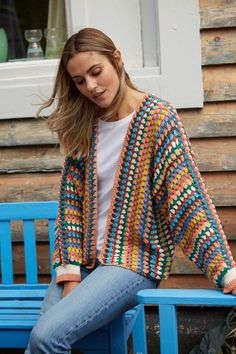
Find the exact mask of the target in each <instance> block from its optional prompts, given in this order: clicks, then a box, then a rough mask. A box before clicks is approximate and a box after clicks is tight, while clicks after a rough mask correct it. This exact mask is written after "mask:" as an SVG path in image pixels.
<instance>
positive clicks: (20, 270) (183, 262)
mask: <svg viewBox="0 0 236 354" xmlns="http://www.w3.org/2000/svg"><path fill="white" fill-rule="evenodd" d="M229 245H230V249H231V251H232V253H233V255H234V257H235V255H236V242H234V241H231V242H229ZM37 260H38V271H39V274H40V275H47V274H49V273H50V267H49V264H50V263H49V262H50V261H49V245H48V243H45V242H41V243H37ZM13 269H14V274H17V275H23V274H24V272H25V267H24V246H23V243H19V242H17V243H14V244H13ZM171 274H174V275H187V274H191V275H201V274H202V272H201V271H200V270H199V269H198V268H197V266H196V265H195V264H194V263H193V262H192V261H190V260H189V258H188V257H187V256H185V255H184V254H183V252H182V250H181V249H180V248H179V247H178V246H176V250H175V257H174V262H173V266H172V270H171Z"/></svg>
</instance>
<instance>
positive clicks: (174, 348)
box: [159, 305, 178, 354]
mask: <svg viewBox="0 0 236 354" xmlns="http://www.w3.org/2000/svg"><path fill="white" fill-rule="evenodd" d="M159 322H160V347H161V354H170V353H171V354H178V330H177V317H176V306H175V305H159Z"/></svg>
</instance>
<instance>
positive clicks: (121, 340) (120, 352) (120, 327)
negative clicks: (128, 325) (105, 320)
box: [110, 314, 128, 354]
mask: <svg viewBox="0 0 236 354" xmlns="http://www.w3.org/2000/svg"><path fill="white" fill-rule="evenodd" d="M124 329H125V317H124V314H122V315H120V316H119V317H117V318H116V319H115V320H113V321H112V322H111V324H110V339H111V354H128V350H127V347H128V343H127V338H126V335H125V332H124Z"/></svg>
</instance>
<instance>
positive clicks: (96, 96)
mask: <svg viewBox="0 0 236 354" xmlns="http://www.w3.org/2000/svg"><path fill="white" fill-rule="evenodd" d="M104 93H105V91H102V92H98V93H96V94H95V95H93V98H94V99H95V100H97V99H99V98H101V97H102V95H103V94H104Z"/></svg>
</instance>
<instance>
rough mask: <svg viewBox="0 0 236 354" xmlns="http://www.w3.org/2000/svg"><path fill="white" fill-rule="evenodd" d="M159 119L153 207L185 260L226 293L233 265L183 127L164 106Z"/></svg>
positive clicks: (174, 112) (225, 240) (171, 111)
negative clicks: (157, 208)
mask: <svg viewBox="0 0 236 354" xmlns="http://www.w3.org/2000/svg"><path fill="white" fill-rule="evenodd" d="M160 117H161V119H162V122H161V124H160V129H159V131H158V137H157V146H156V161H155V162H156V166H157V167H158V168H156V170H155V178H154V180H155V183H156V193H155V194H156V200H157V204H159V205H160V206H161V208H162V210H164V212H165V214H166V218H167V219H168V221H169V228H170V232H171V235H172V237H173V239H174V241H175V243H177V244H179V245H180V247H181V249H182V251H183V252H184V254H185V255H186V256H188V257H189V258H190V260H191V261H193V262H194V263H195V264H196V265H197V267H199V268H200V269H201V270H202V271H203V272H204V273H205V274H206V275H207V276H208V277H209V278H210V279H211V280H212V281H213V282H214V283H215V284H216V285H217V286H219V287H222V286H226V289H231V288H229V287H227V286H228V284H229V283H230V282H231V281H232V280H233V279H236V270H235V269H234V267H235V263H234V260H233V257H232V253H231V250H230V248H229V245H228V242H227V239H226V236H225V234H224V232H223V229H222V226H221V223H220V220H219V217H218V215H217V213H216V210H215V207H214V205H213V203H212V201H211V199H210V197H209V195H208V193H207V190H206V187H205V184H204V181H203V179H202V177H201V175H200V173H199V170H198V168H197V166H196V163H195V160H194V157H193V154H192V152H191V149H190V143H189V141H188V139H187V137H186V135H185V132H184V129H183V126H182V123H181V121H180V119H179V117H178V115H177V113H176V111H175V110H174V109H173V107H172V106H170V105H168V104H167V105H166V106H165V108H164V109H163V112H162V113H161V114H160ZM160 181H161V184H160V185H161V187H160V188H161V189H160V190H158V182H159V183H160ZM229 272H230V273H229ZM227 274H230V277H229V276H228V275H227ZM226 275H227V276H226ZM223 279H226V282H225V284H223V282H222V280H223Z"/></svg>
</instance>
